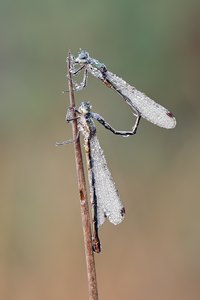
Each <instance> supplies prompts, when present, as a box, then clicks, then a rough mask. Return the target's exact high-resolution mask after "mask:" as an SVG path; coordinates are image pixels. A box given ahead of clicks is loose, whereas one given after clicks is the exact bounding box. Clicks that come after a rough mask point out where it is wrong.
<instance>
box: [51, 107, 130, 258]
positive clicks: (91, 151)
mask: <svg viewBox="0 0 200 300" xmlns="http://www.w3.org/2000/svg"><path fill="white" fill-rule="evenodd" d="M76 112H77V121H78V129H79V133H82V135H83V138H84V148H85V153H86V160H87V169H88V178H89V188H90V199H91V204H92V212H93V216H92V218H93V250H94V252H97V253H98V252H100V251H101V245H100V240H99V236H98V228H99V227H100V226H101V225H102V224H103V223H104V221H105V220H106V218H107V219H108V220H109V221H110V222H111V223H113V224H115V225H117V224H119V223H121V222H122V220H123V219H124V215H125V209H124V206H123V204H122V202H121V200H120V197H119V193H118V191H117V189H116V187H115V183H114V181H113V178H112V176H111V173H110V171H109V169H108V167H107V163H106V159H105V156H104V154H103V150H102V149H101V147H100V144H99V141H98V139H97V135H96V126H95V124H94V120H93V119H95V120H97V121H98V122H99V123H100V124H102V125H103V126H104V127H105V128H106V129H108V130H110V131H112V132H113V133H114V134H118V135H122V136H128V135H130V132H129V131H118V130H115V129H114V128H113V127H111V126H110V125H109V124H108V123H107V122H106V121H105V120H104V119H103V117H101V116H100V115H99V114H97V113H94V112H91V105H90V103H89V102H82V103H81V105H80V107H79V108H78V109H76ZM66 119H67V121H68V122H69V121H71V120H72V119H71V118H70V111H69V112H68V114H67V118H66ZM70 142H72V141H70ZM68 143H69V141H66V142H62V143H57V145H63V144H68Z"/></svg>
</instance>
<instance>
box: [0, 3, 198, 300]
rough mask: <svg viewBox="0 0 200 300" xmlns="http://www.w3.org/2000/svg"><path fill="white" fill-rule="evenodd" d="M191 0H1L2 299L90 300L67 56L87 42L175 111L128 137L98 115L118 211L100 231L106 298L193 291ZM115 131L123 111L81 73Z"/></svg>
mask: <svg viewBox="0 0 200 300" xmlns="http://www.w3.org/2000/svg"><path fill="white" fill-rule="evenodd" d="M198 9H199V6H198V1H194V0H190V1H189V0H187V1H186V0H185V1H184V0H176V1H163V0H162V1H144V0H142V1H136V0H135V1H131V0H124V1H117V0H110V1H105V0H103V1H69V0H66V1H59V0H58V1H38V0H36V1H29V0H26V1H23V0H19V1H16V2H14V1H10V0H1V2H0V22H1V25H0V32H1V34H0V36H1V37H0V38H1V47H0V61H1V68H0V94H1V96H0V134H1V155H0V158H1V168H0V182H1V189H0V191H1V196H0V206H1V209H0V299H1V300H36V299H37V300H46V299H48V300H53V299H57V300H58V299H59V300H64V299H70V300H71V299H72V300H74V299H88V292H87V281H86V268H85V258H84V249H83V236H82V228H81V217H80V207H79V199H78V193H77V182H76V172H75V165H74V153H73V146H72V145H68V146H65V147H61V148H56V147H55V146H54V145H55V142H56V141H62V140H65V139H68V138H70V137H71V127H70V125H67V124H65V121H64V117H65V111H66V107H67V105H68V95H67V94H65V95H62V93H61V91H62V90H64V89H66V77H65V76H66V63H65V58H66V55H67V51H68V49H69V48H70V49H71V51H72V53H74V54H77V52H78V50H79V48H80V47H81V48H82V49H87V50H88V51H89V52H90V54H91V56H93V57H95V58H97V59H99V60H100V61H102V62H104V63H105V64H106V65H107V67H108V68H109V69H110V70H111V71H112V72H114V73H116V74H118V75H120V76H122V77H123V78H124V79H125V80H127V81H128V82H129V83H132V84H133V85H134V86H136V87H137V88H138V89H140V90H142V91H143V92H145V93H147V94H148V95H149V96H150V97H152V98H153V99H156V101H157V102H159V103H160V104H162V105H163V106H165V107H167V108H168V109H170V110H171V111H172V112H173V113H174V114H175V116H176V118H177V127H176V128H175V129H174V130H165V129H162V128H159V127H157V126H154V125H152V124H151V123H148V122H147V121H145V120H142V122H141V125H140V127H139V130H138V134H137V135H136V136H134V137H130V138H128V139H124V138H122V137H118V136H114V135H112V133H110V132H108V131H106V130H104V128H103V127H101V126H99V125H97V126H98V127H97V130H98V135H99V139H100V142H101V145H102V147H103V149H104V151H105V156H106V158H107V161H108V164H109V167H110V169H111V171H112V175H113V178H114V179H115V182H116V185H117V187H118V189H119V192H120V195H121V198H122V200H123V203H124V205H125V207H126V218H125V221H124V222H123V223H122V224H121V225H119V226H117V227H115V226H113V225H111V224H109V223H106V224H105V225H104V226H103V227H102V228H101V230H100V236H101V240H102V246H103V252H102V254H101V255H98V256H96V264H97V276H98V286H99V296H100V299H104V300H111V299H113V300H121V299H137V300H146V299H148V300H188V299H192V300H196V299H200V218H199V216H200V197H199V189H200V180H199V173H200V159H199V153H200V140H199V124H200V112H199V109H200V99H199V78H200V76H199V75H200V72H199V70H200V15H199V14H198ZM82 99H87V100H90V101H91V102H92V105H93V110H94V111H96V112H98V113H99V114H101V115H103V116H104V117H105V119H106V120H107V121H108V122H110V124H112V125H113V126H114V127H115V128H116V129H121V130H123V129H130V128H131V126H132V124H133V119H132V114H131V111H130V109H129V107H128V106H127V105H126V104H125V103H124V102H123V101H122V99H121V98H120V97H119V96H118V95H117V94H115V93H114V92H113V91H111V90H109V89H107V88H105V87H104V86H103V84H102V83H101V82H98V81H97V80H96V79H94V78H92V77H91V76H90V77H89V85H88V87H87V88H86V89H85V90H84V91H83V92H81V93H77V95H76V102H77V104H78V103H80V101H81V100H82Z"/></svg>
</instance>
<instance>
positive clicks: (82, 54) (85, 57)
mask: <svg viewBox="0 0 200 300" xmlns="http://www.w3.org/2000/svg"><path fill="white" fill-rule="evenodd" d="M87 58H88V53H87V52H86V51H81V53H80V54H79V59H87Z"/></svg>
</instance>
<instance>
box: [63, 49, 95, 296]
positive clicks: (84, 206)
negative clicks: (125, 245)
mask: <svg viewBox="0 0 200 300" xmlns="http://www.w3.org/2000/svg"><path fill="white" fill-rule="evenodd" d="M70 64H71V53H70V51H69V53H68V85H69V98H70V107H72V108H74V107H75V98H74V91H73V84H72V75H71V73H70V66H71V65H70ZM75 117H76V113H75V111H74V110H72V119H73V121H72V135H73V140H75V143H74V153H75V161H76V171H77V179H78V190H79V195H80V205H81V216H82V226H83V236H84V246H85V258H86V266H87V277H88V289H89V300H98V290H97V279H96V269H95V260H94V253H93V250H92V233H91V225H90V224H91V223H90V215H89V209H88V201H87V190H86V182H85V175H84V168H83V160H82V153H81V145H80V139H79V138H78V139H77V136H78V128H77V120H76V119H75Z"/></svg>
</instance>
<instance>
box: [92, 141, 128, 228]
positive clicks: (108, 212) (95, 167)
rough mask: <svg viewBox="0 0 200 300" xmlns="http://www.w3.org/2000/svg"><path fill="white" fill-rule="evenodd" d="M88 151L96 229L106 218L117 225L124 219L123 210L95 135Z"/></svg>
mask: <svg viewBox="0 0 200 300" xmlns="http://www.w3.org/2000/svg"><path fill="white" fill-rule="evenodd" d="M90 149H91V150H90V151H91V159H92V172H93V175H94V182H93V184H94V188H95V192H96V197H97V219H98V227H99V226H101V225H102V224H103V223H104V221H105V219H106V218H108V220H109V221H110V222H111V223H113V224H115V225H117V224H119V223H120V222H122V220H123V219H124V214H125V209H124V207H123V204H122V202H121V200H120V198H119V194H118V191H117V189H116V187H115V183H114V181H113V179H112V176H111V173H110V171H109V170H108V167H107V163H106V160H105V157H104V154H103V150H102V149H101V147H100V145H99V141H98V139H97V137H96V135H94V136H93V137H92V138H91V140H90Z"/></svg>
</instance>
